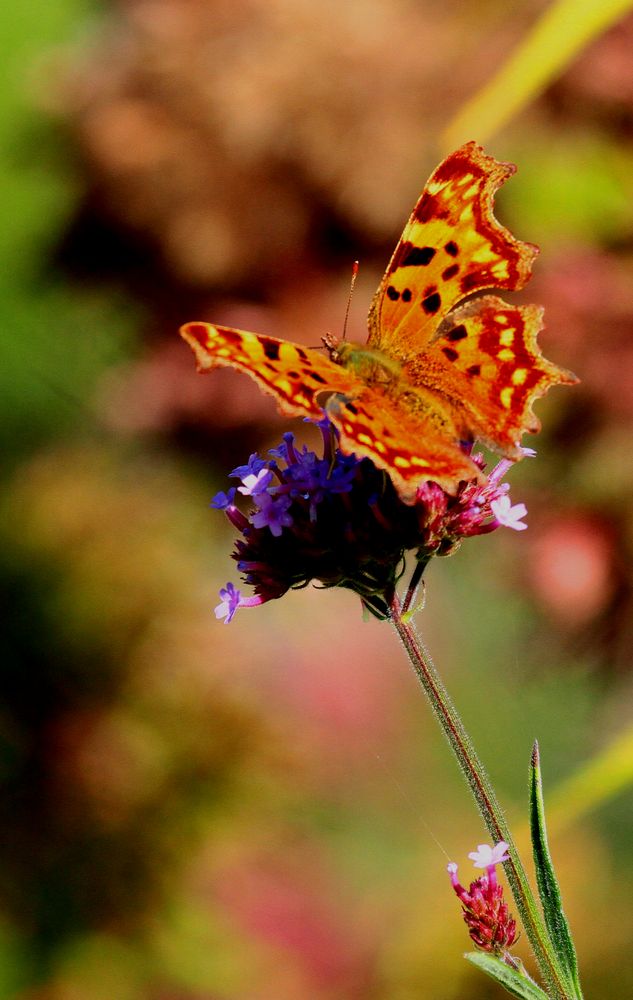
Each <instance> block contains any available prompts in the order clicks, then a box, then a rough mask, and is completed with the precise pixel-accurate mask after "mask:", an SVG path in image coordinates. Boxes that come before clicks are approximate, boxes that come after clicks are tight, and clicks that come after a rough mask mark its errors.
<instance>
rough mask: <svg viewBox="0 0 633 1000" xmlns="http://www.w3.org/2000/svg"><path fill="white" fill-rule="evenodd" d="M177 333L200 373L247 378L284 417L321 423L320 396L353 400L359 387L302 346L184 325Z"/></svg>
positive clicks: (356, 381) (352, 378)
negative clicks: (224, 370) (226, 372)
mask: <svg viewBox="0 0 633 1000" xmlns="http://www.w3.org/2000/svg"><path fill="white" fill-rule="evenodd" d="M180 333H181V336H182V337H183V338H184V339H185V340H186V341H187V343H188V344H189V346H190V347H191V348H192V350H193V352H194V354H195V356H196V360H197V362H198V371H199V372H208V371H211V370H212V369H213V368H218V367H220V366H226V367H229V368H236V369H237V370H238V371H241V372H244V373H245V374H246V375H250V377H251V378H252V379H254V380H255V382H257V383H258V385H259V386H260V388H261V389H263V390H264V392H267V393H269V394H270V395H271V396H274V397H275V399H276V400H277V405H278V407H279V409H280V410H281V412H282V413H283V414H285V415H286V416H291V417H311V418H312V419H314V420H320V419H321V418H322V416H323V408H322V406H321V404H320V403H319V401H318V397H319V396H323V394H324V393H327V392H342V393H346V394H347V395H354V394H355V393H357V392H359V391H361V390H362V388H363V386H364V383H363V382H361V381H360V379H358V378H357V377H356V376H355V375H354V373H353V372H352V371H348V370H347V369H345V368H342V367H341V366H340V365H336V364H334V362H333V361H330V359H329V358H328V357H326V356H325V355H324V354H319V353H317V351H311V350H309V348H306V347H302V346H301V344H293V343H290V341H287V340H277V338H275V337H266V336H264V335H263V334H257V333H248V332H247V331H246V330H233V329H232V328H231V327H227V326H213V325H212V324H211V323H187V324H186V325H185V326H183V327H182V328H181V330H180ZM321 402H323V400H321Z"/></svg>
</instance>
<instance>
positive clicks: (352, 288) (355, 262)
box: [341, 260, 359, 340]
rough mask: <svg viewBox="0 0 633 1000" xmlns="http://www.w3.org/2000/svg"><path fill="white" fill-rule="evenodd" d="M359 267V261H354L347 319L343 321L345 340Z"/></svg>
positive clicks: (343, 337)
mask: <svg viewBox="0 0 633 1000" xmlns="http://www.w3.org/2000/svg"><path fill="white" fill-rule="evenodd" d="M358 267H359V264H358V261H357V260H355V261H354V263H353V265H352V280H351V282H350V286H349V295H348V296H347V309H346V310H345V320H344V322H343V336H342V337H341V340H345V336H346V334H347V321H348V319H349V310H350V306H351V304H352V295H353V294H354V285H355V284H356V276H357V274H358Z"/></svg>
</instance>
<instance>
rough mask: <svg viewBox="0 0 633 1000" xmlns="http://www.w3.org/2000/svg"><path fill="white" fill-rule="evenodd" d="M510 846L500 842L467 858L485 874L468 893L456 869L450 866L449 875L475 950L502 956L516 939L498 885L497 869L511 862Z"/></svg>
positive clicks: (506, 906) (501, 889) (473, 883)
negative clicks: (509, 859)
mask: <svg viewBox="0 0 633 1000" xmlns="http://www.w3.org/2000/svg"><path fill="white" fill-rule="evenodd" d="M507 849H508V845H507V844H506V843H505V842H504V841H503V840H500V841H499V843H498V844H496V846H495V847H490V846H489V845H488V844H479V846H478V848H477V850H476V851H471V853H470V854H469V855H468V857H469V858H471V859H472V861H473V864H474V866H475V868H485V869H486V871H485V873H484V874H483V875H481V876H480V877H479V878H478V879H475V881H474V882H471V883H470V886H469V888H468V889H465V888H464V886H463V885H460V883H459V881H458V879H457V865H456V864H455V863H454V862H451V863H450V864H449V865H447V869H446V870H447V871H448V874H449V876H450V879H451V884H452V886H453V889H454V890H455V893H456V894H457V896H458V898H459V900H460V902H461V904H462V911H463V914H464V921H465V922H466V925H467V927H468V933H469V934H470V936H471V938H472V940H473V942H474V944H475V946H476V947H477V948H480V949H481V950H482V951H488V952H491V953H492V954H494V955H498V956H500V957H501V956H503V954H504V952H505V951H506V949H508V948H509V947H510V946H511V945H512V944H514V942H515V941H516V938H517V930H516V921H515V920H514V919H513V918H512V917H511V916H510V913H509V911H508V905H507V903H506V902H505V900H504V898H503V886H501V885H500V884H499V883H498V882H497V873H496V865H498V864H501V862H502V861H507V860H508V854H507Z"/></svg>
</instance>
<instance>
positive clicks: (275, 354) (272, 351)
mask: <svg viewBox="0 0 633 1000" xmlns="http://www.w3.org/2000/svg"><path fill="white" fill-rule="evenodd" d="M260 343H261V345H262V347H263V348H264V354H265V355H266V357H267V358H268V360H269V361H279V348H280V346H281V345H280V344H279V343H278V342H277V341H276V340H266V339H264V337H261V338H260Z"/></svg>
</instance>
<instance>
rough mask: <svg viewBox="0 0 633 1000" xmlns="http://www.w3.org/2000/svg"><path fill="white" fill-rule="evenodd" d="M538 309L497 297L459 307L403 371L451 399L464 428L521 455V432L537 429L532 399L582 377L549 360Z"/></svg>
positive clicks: (458, 422)
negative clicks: (541, 341) (540, 342)
mask: <svg viewBox="0 0 633 1000" xmlns="http://www.w3.org/2000/svg"><path fill="white" fill-rule="evenodd" d="M542 319H543V311H542V309H541V308H540V307H538V306H534V305H530V306H513V305H508V303H506V302H504V301H503V300H502V299H500V298H497V297H496V296H494V295H486V296H484V297H482V298H477V299H473V300H472V301H471V302H468V303H466V304H465V305H464V306H461V307H460V308H459V309H456V310H455V311H454V312H453V313H451V315H450V316H449V318H448V319H447V320H446V321H445V322H444V324H443V326H442V328H441V330H440V331H438V336H437V337H436V339H435V340H434V342H433V343H432V345H431V346H430V347H429V349H428V350H427V351H426V352H424V354H421V355H419V356H418V357H416V358H413V359H412V360H411V361H410V362H409V363H408V364H407V365H406V366H405V368H404V372H403V374H404V375H405V377H406V379H407V380H409V381H410V382H411V383H412V384H414V385H415V384H420V385H422V386H424V387H425V388H428V387H429V386H432V385H433V384H434V383H436V384H437V386H438V391H439V392H441V394H442V395H443V396H444V397H445V398H447V399H448V401H449V404H450V409H451V412H452V413H453V414H454V417H455V420H456V426H457V430H458V433H460V434H461V435H462V436H464V437H468V436H470V437H477V438H479V439H480V440H483V441H485V442H486V443H487V444H488V445H490V446H491V447H492V448H495V449H496V450H497V451H501V452H502V453H503V454H505V455H507V456H508V457H509V458H515V459H516V458H520V457H521V451H520V449H519V447H518V445H519V442H520V440H521V437H522V435H523V434H524V433H525V432H526V431H529V432H531V433H534V432H536V431H538V430H539V428H540V423H539V420H538V418H537V417H536V415H535V414H534V413H533V411H532V403H533V402H534V400H535V399H536V398H538V397H539V396H542V395H543V394H544V393H545V392H546V391H547V390H548V389H549V388H550V386H552V385H557V384H563V383H566V384H568V385H571V384H573V383H574V382H576V381H578V380H577V379H576V376H575V375H572V374H571V372H567V371H565V370H564V369H562V368H559V367H558V365H555V364H553V363H552V362H550V361H548V360H547V359H546V358H544V357H543V355H542V353H541V350H540V348H539V346H538V343H537V335H538V333H539V332H540V330H541V329H542V325H543V323H542Z"/></svg>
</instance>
